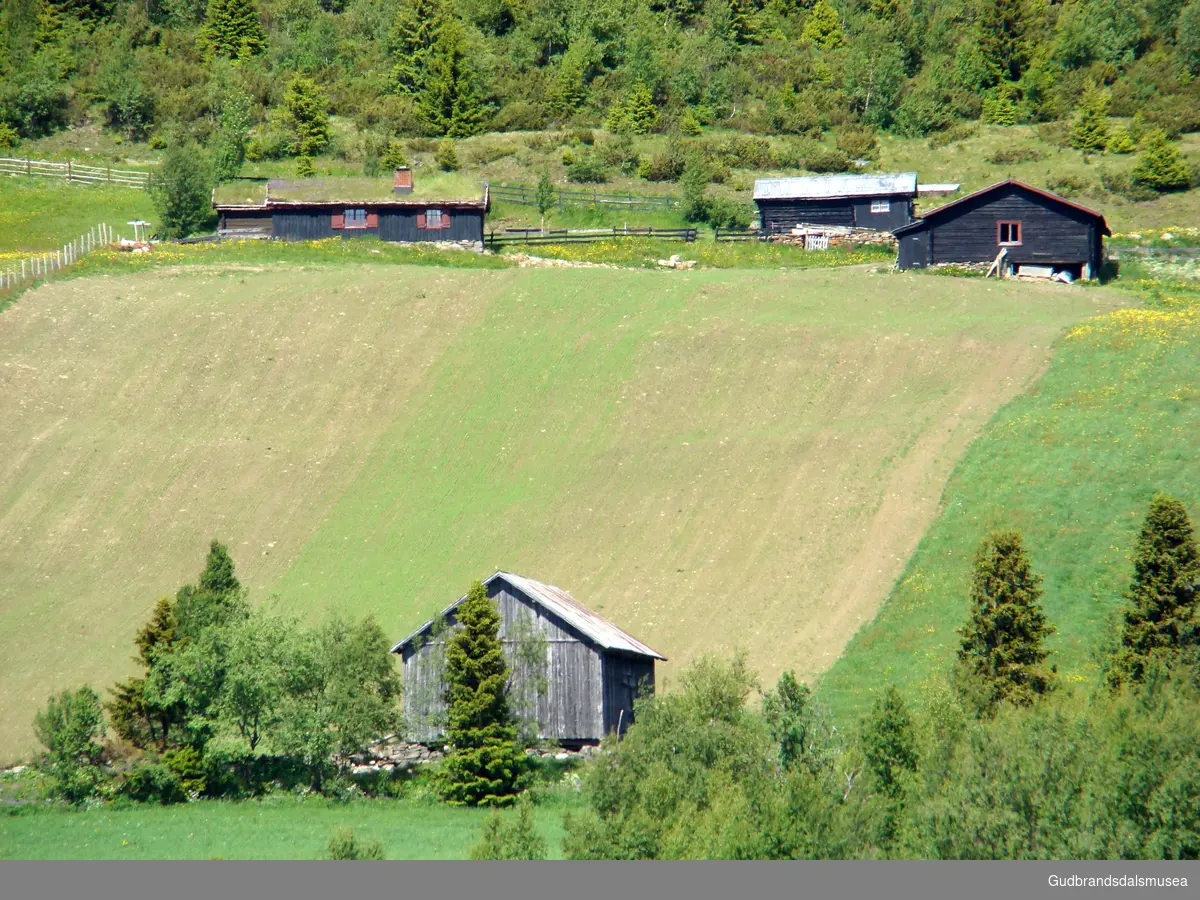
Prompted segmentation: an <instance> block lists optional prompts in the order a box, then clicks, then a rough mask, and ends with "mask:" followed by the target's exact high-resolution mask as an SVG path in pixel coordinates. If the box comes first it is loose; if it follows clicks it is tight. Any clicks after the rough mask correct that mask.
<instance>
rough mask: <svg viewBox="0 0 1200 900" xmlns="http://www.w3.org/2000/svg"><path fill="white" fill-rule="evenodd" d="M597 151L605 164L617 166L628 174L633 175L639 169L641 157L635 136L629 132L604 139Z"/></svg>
mask: <svg viewBox="0 0 1200 900" xmlns="http://www.w3.org/2000/svg"><path fill="white" fill-rule="evenodd" d="M596 152H597V153H598V154H599V155H600V159H602V160H603V161H604V163H605V165H609V166H616V167H617V168H618V169H620V170H621V171H622V172H623V173H624V174H626V175H632V174H633V173H634V172H636V171H637V169H638V165H639V159H638V154H637V151H636V150H635V149H634V146H633V138H632V137H630V136H629V135H627V134H620V135H617V136H616V137H614V138H611V139H609V140H605V141H602V142H601V143H600V144H599V145H598V146H597V147H596Z"/></svg>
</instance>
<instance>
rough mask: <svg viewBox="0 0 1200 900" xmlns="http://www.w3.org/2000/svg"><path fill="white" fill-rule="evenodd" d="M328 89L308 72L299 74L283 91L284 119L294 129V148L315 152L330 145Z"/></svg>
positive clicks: (303, 153) (303, 152)
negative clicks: (323, 87) (326, 106)
mask: <svg viewBox="0 0 1200 900" xmlns="http://www.w3.org/2000/svg"><path fill="white" fill-rule="evenodd" d="M325 104H326V97H325V92H324V91H323V90H321V88H320V87H318V86H317V84H316V82H314V81H313V80H312V79H311V78H309V77H308V76H306V75H297V76H296V77H295V78H293V79H292V81H291V83H290V84H289V85H288V88H287V91H286V93H284V95H283V118H284V123H285V124H286V125H287V127H288V129H289V130H290V131H291V132H292V136H293V137H292V143H291V152H292V153H293V154H295V155H296V156H314V155H316V154H318V153H320V152H321V151H322V150H324V149H325V148H326V147H327V146H329V113H327V112H326V111H325Z"/></svg>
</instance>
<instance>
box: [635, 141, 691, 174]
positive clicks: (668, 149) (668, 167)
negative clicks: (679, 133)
mask: <svg viewBox="0 0 1200 900" xmlns="http://www.w3.org/2000/svg"><path fill="white" fill-rule="evenodd" d="M686 165H687V153H686V151H685V148H684V145H683V143H682V142H681V141H667V145H666V146H665V147H663V149H661V150H658V151H656V152H654V153H653V154H651V155H650V156H648V157H643V158H642V160H641V162H640V163H639V164H638V175H640V176H641V177H642V178H644V179H646V180H647V181H678V180H679V176H681V175H682V174H683V169H684V167H685V166H686Z"/></svg>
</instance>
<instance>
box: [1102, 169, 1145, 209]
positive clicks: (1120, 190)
mask: <svg viewBox="0 0 1200 900" xmlns="http://www.w3.org/2000/svg"><path fill="white" fill-rule="evenodd" d="M1100 186H1101V187H1102V188H1104V189H1105V190H1106V191H1108V192H1109V193H1110V194H1116V195H1117V196H1118V197H1124V198H1125V199H1126V200H1130V201H1133V202H1134V203H1141V202H1144V201H1146V200H1153V199H1154V198H1155V197H1157V196H1158V191H1156V190H1154V189H1153V188H1149V187H1147V186H1146V185H1144V184H1139V183H1138V182H1136V181H1134V180H1133V177H1132V176H1131V175H1130V174H1129V173H1128V172H1107V171H1103V172H1101V173H1100Z"/></svg>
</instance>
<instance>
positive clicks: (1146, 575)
mask: <svg viewBox="0 0 1200 900" xmlns="http://www.w3.org/2000/svg"><path fill="white" fill-rule="evenodd" d="M1125 599H1126V601H1127V602H1128V606H1127V607H1126V609H1125V615H1124V627H1123V629H1122V632H1121V646H1120V647H1119V648H1118V650H1117V652H1116V655H1115V658H1114V660H1113V665H1112V667H1111V668H1110V670H1109V675H1108V678H1109V682H1110V683H1112V684H1114V685H1115V684H1120V683H1121V682H1140V681H1141V680H1142V679H1143V677H1144V676H1145V674H1146V671H1147V669H1148V668H1149V667H1151V666H1152V665H1153V664H1154V663H1155V662H1156V661H1160V662H1170V661H1172V659H1174V658H1177V657H1178V656H1179V655H1180V654H1186V653H1194V652H1195V651H1196V650H1197V649H1200V621H1197V616H1196V613H1197V602H1198V601H1200V549H1198V548H1197V545H1196V534H1195V531H1194V530H1193V528H1192V523H1191V520H1190V519H1189V518H1188V514H1187V510H1186V509H1185V508H1184V506H1183V504H1182V503H1180V502H1179V501H1178V500H1175V499H1174V498H1172V497H1168V496H1166V495H1165V494H1156V495H1155V496H1154V498H1153V499H1152V500H1151V501H1150V510H1149V512H1148V513H1147V514H1146V521H1145V522H1144V523H1143V525H1142V531H1141V534H1139V535H1138V541H1137V548H1136V549H1135V551H1134V557H1133V582H1132V583H1131V584H1130V586H1129V590H1128V591H1127V592H1126V594H1125Z"/></svg>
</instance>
